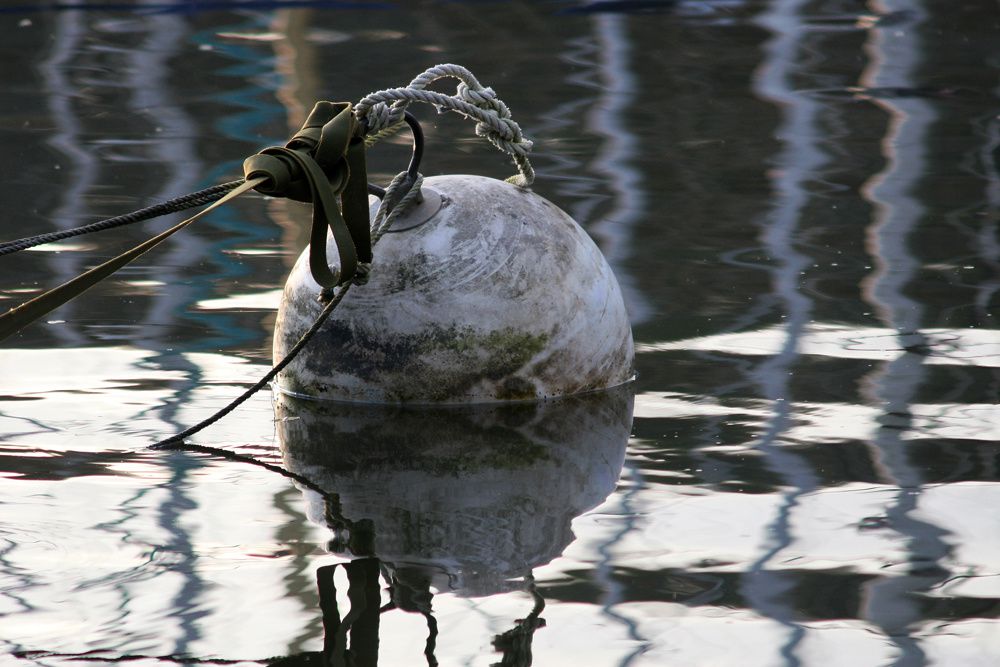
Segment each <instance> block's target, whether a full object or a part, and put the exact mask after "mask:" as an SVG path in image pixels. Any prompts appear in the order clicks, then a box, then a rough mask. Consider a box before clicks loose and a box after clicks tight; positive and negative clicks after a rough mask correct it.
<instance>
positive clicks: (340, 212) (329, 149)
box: [243, 102, 372, 288]
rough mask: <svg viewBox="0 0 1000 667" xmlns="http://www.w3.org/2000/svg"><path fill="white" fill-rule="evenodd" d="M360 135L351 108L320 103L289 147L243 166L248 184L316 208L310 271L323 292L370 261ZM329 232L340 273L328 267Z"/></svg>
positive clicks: (266, 151) (345, 104) (251, 159)
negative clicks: (253, 182) (255, 183)
mask: <svg viewBox="0 0 1000 667" xmlns="http://www.w3.org/2000/svg"><path fill="white" fill-rule="evenodd" d="M360 130H361V128H360V125H359V123H358V121H357V120H356V118H355V116H354V114H353V113H352V109H351V104H350V103H349V102H340V103H334V102H318V103H317V104H316V106H315V107H313V110H312V112H311V113H310V114H309V117H308V118H307V119H306V122H305V123H304V124H303V126H302V129H300V130H299V131H298V132H297V133H296V134H295V136H293V137H292V138H291V140H289V142H288V143H287V144H285V145H284V146H272V147H270V148H265V149H264V150H262V151H261V152H260V153H258V154H256V155H253V156H251V157H249V158H247V159H246V160H245V161H244V163H243V171H244V174H245V175H246V178H247V180H249V179H251V178H263V179H265V180H264V182H263V183H262V184H261V185H260V186H258V187H257V188H256V189H257V191H258V192H260V193H262V194H266V195H269V196H272V197H287V198H289V199H294V200H296V201H303V202H310V203H312V205H313V220H312V230H311V233H310V238H309V270H310V272H311V273H312V277H313V279H314V280H315V281H316V282H317V283H319V285H320V286H321V287H324V288H330V287H334V286H336V285H342V284H344V283H346V282H348V281H350V280H351V279H352V278H353V277H354V275H355V273H356V272H357V267H358V262H359V261H361V262H370V261H371V259H372V254H371V235H370V231H369V228H368V195H367V193H368V176H367V173H366V172H367V170H366V168H365V155H364V142H363V140H362V138H361V131H360ZM338 198H339V200H340V203H339V205H338V201H337V200H338ZM328 229H329V230H330V232H331V233H332V234H333V239H334V242H335V243H336V245H337V254H338V256H339V260H340V270H339V272H337V273H334V272H333V271H332V270H331V269H330V264H329V262H328V261H327V256H326V235H327V230H328Z"/></svg>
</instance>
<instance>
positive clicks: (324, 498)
mask: <svg viewBox="0 0 1000 667" xmlns="http://www.w3.org/2000/svg"><path fill="white" fill-rule="evenodd" d="M632 402H633V401H632V393H631V388H630V387H624V388H620V389H617V390H613V391H608V392H599V393H592V394H583V395H578V396H572V397H567V398H563V399H560V400H556V401H546V402H540V403H527V404H525V403H518V404H492V405H485V406H464V407H447V408H444V407H442V408H429V407H420V408H417V407H406V406H380V405H363V404H350V403H340V402H336V403H333V402H320V401H307V400H302V399H297V398H294V397H290V396H287V395H280V396H279V397H278V401H277V404H276V413H277V423H278V433H279V435H280V438H281V445H282V455H283V458H284V461H285V465H286V466H287V467H288V468H289V469H290V470H291V471H293V472H295V473H297V474H299V475H302V476H303V477H305V478H307V479H309V480H310V481H312V482H313V483H314V484H315V485H316V487H317V489H316V490H314V489H304V490H303V492H304V493H305V495H306V497H307V505H308V515H309V518H310V520H311V521H313V522H315V523H318V524H320V525H323V526H325V527H327V528H329V529H330V531H331V533H332V536H331V540H330V543H329V545H328V546H329V549H330V550H331V551H333V552H335V553H338V554H339V555H342V556H345V557H347V558H349V559H352V560H351V562H349V563H347V564H345V565H344V568H345V570H346V571H347V574H348V580H349V581H350V587H351V589H352V590H353V594H352V592H351V591H349V592H348V597H349V599H351V600H352V603H351V604H352V612H351V614H348V616H350V617H351V619H352V623H359V622H360V623H362V624H363V625H364V627H360V626H359V627H357V628H356V630H357V632H355V630H351V632H352V635H351V636H352V641H351V644H352V649H351V650H352V652H353V651H355V647H354V644H355V643H358V642H362V643H363V642H366V641H371V640H373V639H374V640H375V641H377V626H378V615H372V614H371V609H370V607H371V604H374V602H373V601H375V600H378V595H377V594H375V593H377V586H378V585H379V584H378V581H379V574H381V576H382V577H383V578H384V580H385V581H386V582H387V583H388V584H389V595H390V596H391V600H392V602H391V604H390V605H388V606H387V607H383V609H382V611H386V610H387V609H389V608H398V609H401V610H403V611H411V612H417V613H422V614H424V615H425V616H427V618H428V623H429V627H432V628H433V627H436V626H435V625H433V624H434V621H433V617H432V606H431V603H432V597H433V595H434V594H440V593H450V594H455V595H459V596H466V597H478V596H488V595H494V594H497V593H502V592H507V591H512V590H519V589H524V588H527V589H528V590H529V592H531V593H532V595H533V596H534V597H535V600H536V604H535V609H534V610H533V612H532V614H529V615H528V618H525V619H520V620H519V621H517V623H516V624H515V619H513V618H512V619H510V625H511V627H512V630H510V631H508V632H506V633H503V634H502V635H498V636H496V637H495V638H494V640H493V643H494V646H495V647H496V649H497V650H498V651H501V652H503V653H504V654H505V656H508V652H509V651H515V652H516V651H524V650H529V651H530V635H531V633H532V632H533V631H534V630H535V629H536V628H537V627H541V626H542V625H544V620H543V619H540V618H538V614H539V613H540V612H541V608H542V606H543V601H542V600H541V598H540V596H539V595H538V594H537V592H535V591H534V590H533V586H532V585H531V572H532V570H533V569H534V568H536V567H539V566H541V565H544V564H546V563H548V562H549V561H551V560H553V559H554V558H557V557H558V556H559V555H560V554H561V553H562V551H563V550H564V549H565V548H566V546H567V545H569V544H570V542H572V540H573V533H572V529H571V525H570V524H571V522H572V520H573V519H574V518H575V517H577V516H579V515H580V514H582V513H584V512H585V511H587V510H588V509H591V508H593V507H595V506H596V505H598V504H600V503H601V502H602V501H604V499H605V498H607V497H608V496H609V495H610V494H611V493H612V492H613V491H614V489H615V486H616V484H617V481H618V477H619V475H620V473H621V469H622V466H623V463H624V458H625V448H626V444H627V442H628V437H629V433H630V430H631V424H632ZM319 490H322V492H323V493H321V492H320V491H319ZM328 567H330V569H329V570H324V568H321V569H320V570H321V571H320V572H319V573H318V584H319V587H320V593H321V597H325V598H326V600H325V602H324V603H323V605H322V607H323V613H324V627H325V628H326V631H327V650H328V651H335V650H339V651H342V650H343V648H344V642H345V641H346V636H347V628H346V627H345V626H344V624H345V623H346V622H347V619H348V616H345V617H344V620H343V621H341V619H340V618H339V614H338V612H337V610H336V605H335V604H334V605H333V607H331V605H330V603H329V600H331V599H335V597H334V594H335V591H334V589H333V578H332V566H328ZM324 588H326V589H327V592H326V593H325V594H324ZM362 589H364V590H362ZM366 599H367V600H369V603H367V604H366V603H365V602H362V600H366ZM355 605H360V606H355ZM365 609H368V611H367V612H366V611H365ZM331 613H333V614H335V615H336V618H335V619H334V618H328V617H329V616H330V614H331ZM361 619H367V620H364V621H362V620H361ZM372 625H374V628H375V631H374V634H373V631H372ZM334 627H336V628H338V630H337V632H335V633H334V634H335V635H336V637H331V628H334ZM338 633H339V634H338ZM434 634H436V630H434V631H432V632H431V636H433V635H434ZM515 635H516V637H515ZM337 637H339V638H340V639H339V640H338V639H337ZM331 641H332V642H333V644H336V646H334V645H333V644H331ZM431 643H433V642H431ZM429 646H430V645H429ZM357 650H360V651H361V652H362V653H365V652H366V649H365V648H364V646H359V647H357ZM428 650H432V647H431V648H429V649H428ZM508 657H513V656H508ZM505 659H506V658H505ZM373 664H374V663H373ZM505 664H506V663H505ZM512 664H518V663H512Z"/></svg>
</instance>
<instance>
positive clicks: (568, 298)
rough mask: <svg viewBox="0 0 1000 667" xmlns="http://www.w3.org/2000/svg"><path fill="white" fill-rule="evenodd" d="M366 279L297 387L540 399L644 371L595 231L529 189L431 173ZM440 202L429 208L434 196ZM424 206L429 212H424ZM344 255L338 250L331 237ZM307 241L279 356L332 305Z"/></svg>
mask: <svg viewBox="0 0 1000 667" xmlns="http://www.w3.org/2000/svg"><path fill="white" fill-rule="evenodd" d="M423 192H424V195H425V200H426V202H427V204H426V205H424V206H421V207H417V208H416V209H414V210H412V211H409V212H407V213H404V214H403V215H401V216H400V217H399V218H397V219H396V221H395V222H393V226H392V228H391V229H390V233H388V234H386V235H385V236H384V237H383V238H382V239H381V241H380V242H379V244H378V246H377V247H376V249H375V259H374V262H373V268H372V272H371V276H370V278H369V280H368V282H367V283H365V284H360V285H355V286H354V287H352V289H351V291H350V292H349V293H348V294H347V295H346V296H345V298H344V300H343V301H342V302H341V303H340V305H339V306H338V307H337V310H336V311H335V312H334V314H333V316H332V317H331V318H330V319H329V320H327V322H326V323H324V325H323V327H322V328H321V329H320V331H319V332H318V333H317V335H316V336H315V337H314V338H313V339H312V340H311V341H310V343H309V344H308V345H306V346H305V348H303V350H302V351H301V352H300V353H299V354H298V356H296V358H295V359H294V360H293V361H292V363H291V364H289V365H288V366H287V367H286V368H285V369H284V370H283V371H282V372H281V374H280V375H279V376H278V387H279V388H280V389H281V390H282V391H284V392H287V393H291V394H295V395H301V396H308V397H314V398H326V399H334V400H345V401H362V402H376V403H481V402H495V401H515V400H539V399H546V398H552V397H556V396H564V395H569V394H576V393H580V392H585V391H593V390H599V389H607V388H610V387H614V386H618V385H621V384H624V383H626V382H628V381H629V380H630V379H631V378H632V376H633V355H634V352H633V343H632V331H631V328H630V326H629V321H628V316H627V313H626V310H625V304H624V301H623V299H622V295H621V290H620V289H619V287H618V283H617V281H616V280H615V277H614V275H613V273H612V272H611V267H610V266H609V265H608V263H607V261H606V260H605V259H604V257H603V256H602V255H601V252H600V250H598V248H597V246H596V245H595V244H594V242H593V241H592V240H591V239H590V237H588V236H587V234H586V232H585V231H584V230H583V229H582V228H581V227H580V226H579V225H578V224H577V223H576V222H574V221H573V219H572V218H570V217H569V216H568V215H567V214H566V213H564V212H563V211H562V210H560V209H559V208H558V207H556V206H555V205H554V204H552V203H551V202H549V201H547V200H545V199H543V198H542V197H539V196H538V195H536V194H534V193H532V192H531V191H529V190H526V189H523V188H520V187H517V186H515V185H511V184H509V183H505V182H503V181H498V180H495V179H491V178H485V177H480V176H464V175H463V176H435V177H430V178H427V179H425V180H424V188H423ZM429 207H430V208H437V210H436V211H431V212H430V213H432V214H430V216H429V218H428V214H429V212H428V211H427V210H426V209H428V208H429ZM422 209H423V210H422ZM328 245H329V246H330V252H329V253H328V255H329V256H331V257H336V255H337V253H336V252H335V251H334V250H333V241H332V239H328ZM319 293H320V287H319V285H318V284H317V283H316V282H315V281H314V280H313V279H312V276H311V275H310V272H309V262H308V251H307V252H304V253H303V254H302V256H300V257H299V259H298V261H297V262H296V264H295V266H294V267H293V268H292V272H291V275H290V276H289V278H288V281H287V283H286V284H285V289H284V294H283V296H282V300H281V305H280V307H279V310H278V318H277V323H276V326H275V334H274V358H275V361H278V360H280V359H283V358H284V357H285V355H286V353H287V352H288V350H289V349H291V347H292V346H293V345H295V343H296V342H297V341H298V339H299V338H300V337H301V336H302V334H303V333H305V331H306V330H307V329H308V328H309V327H310V326H311V325H312V323H313V322H314V321H315V319H316V317H317V316H318V315H319V313H320V311H321V310H322V308H323V306H322V304H321V303H320V302H319V301H318V300H317V296H318V295H319Z"/></svg>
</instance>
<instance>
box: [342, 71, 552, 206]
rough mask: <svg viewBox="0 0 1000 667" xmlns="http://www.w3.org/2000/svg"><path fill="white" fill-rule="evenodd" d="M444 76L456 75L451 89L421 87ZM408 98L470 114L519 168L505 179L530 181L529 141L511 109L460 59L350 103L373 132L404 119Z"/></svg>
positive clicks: (480, 133)
mask: <svg viewBox="0 0 1000 667" xmlns="http://www.w3.org/2000/svg"><path fill="white" fill-rule="evenodd" d="M445 78H455V79H458V81H459V83H458V88H457V91H456V92H455V94H454V95H446V94H444V93H438V92H434V91H431V90H425V88H426V87H427V86H429V85H430V84H432V83H434V82H435V81H437V80H438V79H445ZM413 102H424V103H426V104H432V105H434V106H435V107H437V108H438V110H439V111H442V110H445V109H447V110H450V111H455V112H456V113H458V114H461V115H462V116H465V117H466V118H471V119H472V120H475V121H476V136H478V137H482V138H484V139H486V140H487V141H489V142H490V143H491V144H493V145H494V146H495V147H496V148H497V149H499V150H501V151H503V152H504V153H507V154H508V155H510V156H511V158H513V160H514V164H515V165H516V166H517V170H518V172H519V173H518V174H517V175H516V176H511V177H510V178H508V179H507V181H508V182H509V183H513V184H514V185H518V186H521V187H528V186H529V185H531V184H532V183H533V182H534V180H535V170H534V168H532V166H531V162H530V161H529V160H528V154H529V153H530V152H531V147H532V142H531V141H530V140H529V139H527V138H526V137H525V136H524V133H523V132H521V126H520V125H518V124H517V123H516V122H514V120H513V119H512V118H511V115H510V109H509V108H508V107H507V105H506V104H504V103H503V101H502V100H500V99H498V98H497V96H496V93H495V92H493V89H492V88H487V87H484V86H483V85H482V84H480V83H479V80H478V79H476V77H475V76H474V75H473V74H472V72H470V71H469V70H467V69H465V68H464V67H462V66H461V65H451V64H445V65H437V66H435V67H431V68H430V69H428V70H427V71H426V72H424V73H423V74H421V75H420V76H418V77H416V78H415V79H413V81H411V82H410V83H409V85H407V86H405V87H402V88H388V89H386V90H379V91H376V92H374V93H371V94H369V95H367V96H365V97H364V98H362V99H361V101H360V102H358V103H357V104H356V105H355V106H354V113H355V114H356V115H357V117H358V119H359V120H364V121H366V122H367V124H368V133H369V136H370V137H375V138H378V137H380V136H385V134H387V133H389V132H391V131H392V130H393V128H395V127H396V126H398V125H399V123H401V122H403V112H404V111H406V107H407V106H409V105H410V104H411V103H413Z"/></svg>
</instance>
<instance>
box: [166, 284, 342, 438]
mask: <svg viewBox="0 0 1000 667" xmlns="http://www.w3.org/2000/svg"><path fill="white" fill-rule="evenodd" d="M353 284H354V283H353V282H349V283H344V285H342V286H341V287H339V288H338V289H336V290H334V294H333V296H332V297H331V298H330V300H329V301H328V302H327V303H326V306H324V308H323V310H322V312H320V314H319V316H318V317H317V318H316V321H315V322H313V324H312V326H311V327H309V330H308V331H306V332H305V333H304V334H302V337H301V338H299V340H298V342H297V343H295V345H294V346H293V347H292V349H290V350H289V351H288V354H286V355H285V358H284V359H282V360H281V361H279V362H278V363H277V364H275V365H274V367H273V368H272V369H271V370H269V371H268V372H267V374H266V375H264V377H262V378H261V379H260V380H258V381H257V382H256V383H255V384H254V385H253V386H252V387H250V388H249V389H247V390H246V391H245V392H243V393H242V394H240V396H238V397H237V398H235V399H233V401H232V402H230V403H229V404H228V405H226V406H225V407H224V408H222V409H221V410H219V411H218V412H216V413H215V414H213V415H212V416H211V417H208V418H207V419H203V420H202V421H200V422H198V423H197V424H195V425H194V426H191V427H189V428H186V429H184V430H183V431H181V432H180V433H178V434H176V435H172V436H170V437H169V438H166V439H165V440H160V441H159V442H156V443H154V444H152V445H150V446H149V448H150V449H158V450H177V449H182V450H183V449H191V450H194V451H207V450H204V449H201V450H199V449H198V448H199V446H198V445H189V444H187V443H186V442H184V439H185V438H187V437H188V436H191V435H194V434H195V433H198V432H199V431H202V430H204V429H205V428H207V427H209V426H211V425H212V424H214V423H215V422H217V421H219V420H220V419H222V418H223V417H225V416H226V415H228V414H229V413H230V412H232V411H233V410H235V409H236V408H238V407H239V406H240V405H242V404H243V403H245V402H246V401H247V399H249V398H250V397H251V396H253V395H254V394H256V393H257V392H258V391H260V390H261V389H263V388H264V387H266V386H267V385H268V384H270V382H271V380H273V379H274V378H275V377H277V375H278V373H280V372H281V371H282V370H283V369H284V368H285V366H287V365H288V364H290V363H291V362H292V360H293V359H294V358H295V355H297V354H298V353H299V352H300V351H301V350H302V348H303V347H305V346H306V343H308V342H309V340H310V339H311V338H312V337H313V335H315V333H316V332H317V331H319V329H320V327H321V326H323V323H324V322H326V319H327V318H328V317H330V313H332V312H333V309H334V308H336V307H337V304H339V303H340V302H341V301H342V300H343V299H344V296H345V295H346V294H347V290H348V289H350V287H351V285H353Z"/></svg>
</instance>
